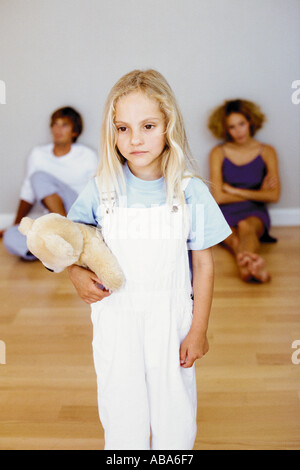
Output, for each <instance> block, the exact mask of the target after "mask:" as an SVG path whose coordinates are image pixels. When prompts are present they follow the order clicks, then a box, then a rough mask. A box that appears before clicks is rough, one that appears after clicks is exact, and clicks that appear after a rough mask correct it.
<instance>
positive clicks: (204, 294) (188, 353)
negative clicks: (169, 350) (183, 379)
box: [180, 248, 214, 368]
mask: <svg viewBox="0 0 300 470" xmlns="http://www.w3.org/2000/svg"><path fill="white" fill-rule="evenodd" d="M192 264H193V291H194V310H193V322H192V326H191V328H190V331H189V333H188V334H187V336H186V337H185V339H184V340H183V342H182V344H181V347H180V364H181V366H182V367H185V368H188V367H192V365H193V364H194V362H195V360H196V359H200V358H201V357H203V356H204V355H205V354H206V353H207V352H208V349H209V345H208V341H207V329H208V322H209V316H210V311H211V305H212V298H213V289H214V260H213V253H212V248H208V249H206V250H199V251H198V250H197V251H192Z"/></svg>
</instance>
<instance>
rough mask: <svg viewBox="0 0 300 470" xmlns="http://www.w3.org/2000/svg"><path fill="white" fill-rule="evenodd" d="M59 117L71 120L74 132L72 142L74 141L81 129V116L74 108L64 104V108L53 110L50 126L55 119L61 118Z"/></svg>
mask: <svg viewBox="0 0 300 470" xmlns="http://www.w3.org/2000/svg"><path fill="white" fill-rule="evenodd" d="M61 118H66V119H68V120H69V121H70V122H71V124H72V126H73V132H76V136H75V137H73V142H76V140H77V139H78V137H79V136H80V134H81V133H82V130H83V122H82V117H81V116H80V114H79V113H78V112H77V111H76V110H75V109H74V108H71V107H70V106H66V107H64V108H60V109H57V110H56V111H54V113H53V114H52V116H51V120H50V127H52V126H53V124H54V122H55V121H56V120H57V119H61Z"/></svg>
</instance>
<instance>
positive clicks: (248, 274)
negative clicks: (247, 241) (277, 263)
mask: <svg viewBox="0 0 300 470" xmlns="http://www.w3.org/2000/svg"><path fill="white" fill-rule="evenodd" d="M236 258H237V264H238V267H239V270H240V275H241V278H242V279H243V281H246V282H247V281H248V282H249V281H256V282H259V283H265V282H269V281H270V280H271V276H270V274H269V273H268V271H267V269H266V262H265V260H264V259H263V258H262V257H261V256H259V255H258V254H256V253H250V252H248V251H244V252H241V253H238V254H237V257H236Z"/></svg>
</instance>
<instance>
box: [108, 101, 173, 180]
mask: <svg viewBox="0 0 300 470" xmlns="http://www.w3.org/2000/svg"><path fill="white" fill-rule="evenodd" d="M115 126H116V128H117V147H118V149H119V151H120V152H121V154H122V155H123V157H124V158H126V160H127V162H128V166H129V168H130V170H131V171H132V173H133V174H134V175H135V176H137V177H139V178H142V179H149V180H151V179H158V178H160V177H161V176H162V175H161V167H160V162H161V155H162V153H163V150H164V148H165V144H166V137H165V130H166V125H165V117H164V114H163V113H162V112H161V110H160V107H159V104H158V103H157V101H155V100H152V99H150V98H148V97H147V96H146V95H145V94H144V93H142V92H133V93H130V94H129V95H127V96H123V97H122V98H120V100H119V101H118V102H117V105H116V116H115Z"/></svg>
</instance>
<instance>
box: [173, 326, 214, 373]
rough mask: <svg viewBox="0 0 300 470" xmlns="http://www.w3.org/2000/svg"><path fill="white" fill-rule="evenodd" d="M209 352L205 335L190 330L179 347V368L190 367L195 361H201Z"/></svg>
mask: <svg viewBox="0 0 300 470" xmlns="http://www.w3.org/2000/svg"><path fill="white" fill-rule="evenodd" d="M208 351H209V344H208V340H207V336H206V333H203V332H198V331H194V330H192V329H190V331H189V333H188V334H187V336H186V337H185V339H184V340H183V342H182V343H181V346H180V365H181V367H184V368H188V367H192V365H193V364H194V362H195V361H196V359H201V358H202V357H203V356H205V354H207V353H208Z"/></svg>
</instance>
